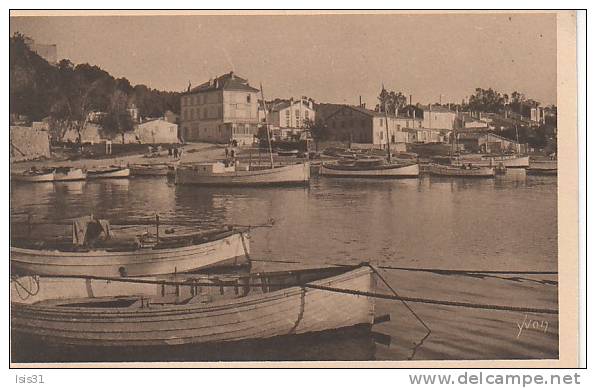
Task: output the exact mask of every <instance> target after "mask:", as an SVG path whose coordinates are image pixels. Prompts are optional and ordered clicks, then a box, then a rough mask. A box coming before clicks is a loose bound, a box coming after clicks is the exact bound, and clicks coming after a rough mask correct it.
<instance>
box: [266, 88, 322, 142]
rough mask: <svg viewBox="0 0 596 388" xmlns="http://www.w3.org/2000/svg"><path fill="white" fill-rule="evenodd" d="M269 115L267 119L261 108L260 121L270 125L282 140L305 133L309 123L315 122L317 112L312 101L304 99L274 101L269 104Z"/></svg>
mask: <svg viewBox="0 0 596 388" xmlns="http://www.w3.org/2000/svg"><path fill="white" fill-rule="evenodd" d="M267 110H268V114H267V117H265V110H264V108H263V107H260V108H259V121H260V122H261V123H264V122H265V119H267V120H266V121H267V123H268V124H269V125H270V128H271V129H272V131H273V132H274V133H276V134H277V135H278V136H279V137H281V138H286V137H288V136H289V135H295V134H299V133H301V132H303V131H304V129H305V128H306V126H307V124H306V123H307V122H308V121H310V122H314V121H315V117H316V111H315V109H314V101H313V100H312V99H309V98H306V97H302V98H300V99H296V100H294V99H293V98H290V99H289V100H274V101H271V102H268V103H267Z"/></svg>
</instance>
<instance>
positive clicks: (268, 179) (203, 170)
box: [175, 162, 310, 186]
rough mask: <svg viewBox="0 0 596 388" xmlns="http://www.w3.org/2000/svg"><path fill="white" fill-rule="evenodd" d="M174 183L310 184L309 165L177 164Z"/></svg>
mask: <svg viewBox="0 0 596 388" xmlns="http://www.w3.org/2000/svg"><path fill="white" fill-rule="evenodd" d="M175 174H176V177H175V182H176V184H179V185H204V186H266V185H308V183H309V181H310V164H309V163H308V162H305V163H297V164H290V165H285V166H274V167H270V166H248V165H240V166H236V165H231V166H227V167H226V165H225V164H224V163H221V162H211V163H197V164H193V165H182V166H178V167H177V168H176V170H175Z"/></svg>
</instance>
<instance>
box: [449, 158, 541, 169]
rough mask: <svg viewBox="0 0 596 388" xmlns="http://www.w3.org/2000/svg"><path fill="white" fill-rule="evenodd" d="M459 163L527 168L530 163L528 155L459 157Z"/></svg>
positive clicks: (476, 165)
mask: <svg viewBox="0 0 596 388" xmlns="http://www.w3.org/2000/svg"><path fill="white" fill-rule="evenodd" d="M459 164H465V165H467V164H471V165H472V166H475V167H496V166H498V165H500V164H502V165H503V166H505V167H507V168H527V167H528V166H529V165H530V157H529V156H513V157H512V156H493V157H488V156H483V157H480V158H461V159H460V161H459V163H456V164H454V165H459Z"/></svg>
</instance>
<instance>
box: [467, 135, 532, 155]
mask: <svg viewBox="0 0 596 388" xmlns="http://www.w3.org/2000/svg"><path fill="white" fill-rule="evenodd" d="M457 142H458V144H460V146H462V147H463V149H464V150H466V151H468V152H474V153H477V152H484V153H502V152H518V153H525V152H527V145H526V144H519V143H517V142H516V141H514V140H511V139H508V138H506V137H503V136H499V135H497V134H494V133H491V132H486V131H477V130H463V131H458V132H457Z"/></svg>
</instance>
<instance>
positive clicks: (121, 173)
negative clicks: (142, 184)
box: [87, 166, 130, 179]
mask: <svg viewBox="0 0 596 388" xmlns="http://www.w3.org/2000/svg"><path fill="white" fill-rule="evenodd" d="M129 176H130V169H129V168H128V167H120V166H110V167H103V168H94V169H90V170H88V171H87V177H88V178H89V179H106V178H128V177H129Z"/></svg>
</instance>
